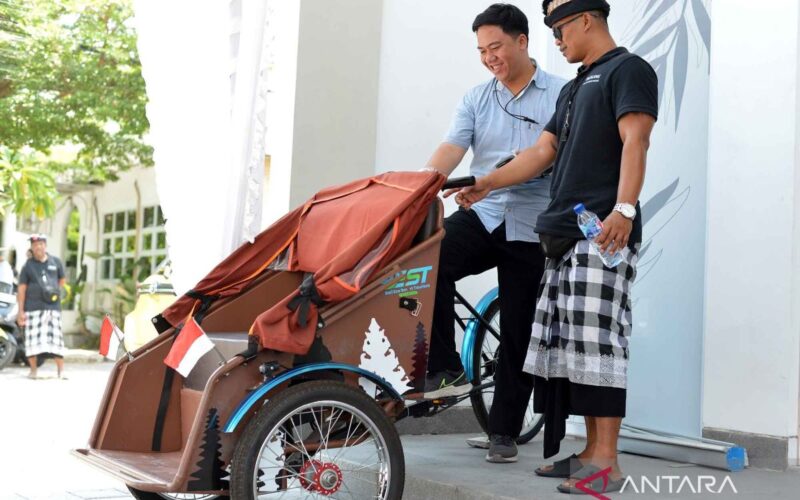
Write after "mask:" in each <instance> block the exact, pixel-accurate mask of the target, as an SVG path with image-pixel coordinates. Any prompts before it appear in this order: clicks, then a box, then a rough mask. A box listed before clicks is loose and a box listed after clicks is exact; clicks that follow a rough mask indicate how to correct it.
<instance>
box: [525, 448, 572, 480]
mask: <svg viewBox="0 0 800 500" xmlns="http://www.w3.org/2000/svg"><path fill="white" fill-rule="evenodd" d="M581 467H583V464H581V462H580V459H578V455H576V454H574V453H573V454H572V455H570V456H568V457H567V458H565V459H563V460H558V461H556V462H553V465H552V468H551V469H550V470H544V469H542V468H541V467H539V468H538V469H536V470H535V471H533V472H534V473H535V474H536V475H537V476H542V477H560V478H568V477H569V476H570V474H572V473H573V472H577V471H579V470H580V469H581Z"/></svg>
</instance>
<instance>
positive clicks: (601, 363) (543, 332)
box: [525, 240, 639, 389]
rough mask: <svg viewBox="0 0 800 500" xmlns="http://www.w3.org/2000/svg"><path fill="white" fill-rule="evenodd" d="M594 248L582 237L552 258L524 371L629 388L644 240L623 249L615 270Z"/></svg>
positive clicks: (548, 265)
mask: <svg viewBox="0 0 800 500" xmlns="http://www.w3.org/2000/svg"><path fill="white" fill-rule="evenodd" d="M590 248H591V244H590V243H589V242H588V241H586V240H581V241H579V242H578V243H577V244H576V245H575V247H574V248H573V249H572V250H571V251H569V252H567V253H566V254H564V255H563V256H562V257H561V258H560V259H558V260H555V259H547V262H546V264H545V271H544V276H543V277H542V284H541V286H540V288H539V300H538V301H537V303H536V314H535V316H534V319H533V331H532V333H531V343H530V346H529V347H528V355H527V357H526V359H525V371H526V372H529V373H532V374H534V375H537V376H539V377H543V378H547V379H549V378H553V377H555V378H569V380H570V381H571V382H573V383H577V384H586V385H594V386H602V387H618V388H622V389H625V388H626V387H627V372H628V337H629V336H630V334H631V298H630V289H631V285H632V284H633V280H634V279H635V277H636V260H637V258H638V250H639V245H636V249H635V250H631V249H630V248H625V249H623V250H622V256H623V261H622V262H621V263H620V264H619V265H618V266H617V267H615V268H614V269H609V268H607V267H605V266H604V265H603V261H602V260H600V256H599V255H598V254H597V253H596V251H595V250H590Z"/></svg>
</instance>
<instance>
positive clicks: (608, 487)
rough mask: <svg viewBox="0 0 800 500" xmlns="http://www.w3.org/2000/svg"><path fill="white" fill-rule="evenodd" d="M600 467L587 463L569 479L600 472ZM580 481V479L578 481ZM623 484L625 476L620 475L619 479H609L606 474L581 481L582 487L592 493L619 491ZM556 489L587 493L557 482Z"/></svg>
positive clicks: (579, 493)
mask: <svg viewBox="0 0 800 500" xmlns="http://www.w3.org/2000/svg"><path fill="white" fill-rule="evenodd" d="M600 471H601V469H600V468H599V467H597V466H595V465H591V464H590V465H587V466H585V467H584V468H582V469H581V470H579V471H578V472H576V473H574V474H573V475H572V476H570V479H586V478H587V477H590V476H593V475H595V474H597V473H598V472H600ZM604 480H608V483H606V484H605V485H603V481H604ZM579 482H580V481H579ZM624 484H625V476H622V477H621V478H619V479H611V478H610V477H608V476H598V477H596V478H594V479H593V480H591V481H588V482H586V483H583V487H584V488H586V489H588V490H591V491H592V492H594V493H611V492H613V491H619V490H620V489H622V486H623V485H624ZM556 489H557V490H558V491H560V492H561V493H569V494H571V495H587V494H588V493H587V492H586V491H584V490H582V489H580V488H578V487H577V486H564V485H563V484H559V485H558V486H556Z"/></svg>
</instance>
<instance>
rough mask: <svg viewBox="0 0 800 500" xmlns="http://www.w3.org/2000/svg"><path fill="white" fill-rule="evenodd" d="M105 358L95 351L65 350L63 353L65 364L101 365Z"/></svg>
mask: <svg viewBox="0 0 800 500" xmlns="http://www.w3.org/2000/svg"><path fill="white" fill-rule="evenodd" d="M104 361H105V358H104V357H103V356H101V355H100V354H99V353H98V352H97V351H90V350H87V349H67V350H66V351H65V352H64V362H65V363H103V362H104Z"/></svg>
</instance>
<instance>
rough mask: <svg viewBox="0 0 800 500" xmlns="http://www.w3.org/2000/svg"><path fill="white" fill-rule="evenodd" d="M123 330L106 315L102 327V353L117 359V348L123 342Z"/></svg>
mask: <svg viewBox="0 0 800 500" xmlns="http://www.w3.org/2000/svg"><path fill="white" fill-rule="evenodd" d="M122 336H123V333H122V330H120V329H119V328H118V327H117V325H115V324H114V322H113V321H111V318H109V317H108V316H106V317H105V318H103V326H101V327H100V349H99V350H100V355H101V356H104V357H106V358H109V359H117V350H118V349H119V345H120V343H122Z"/></svg>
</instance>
